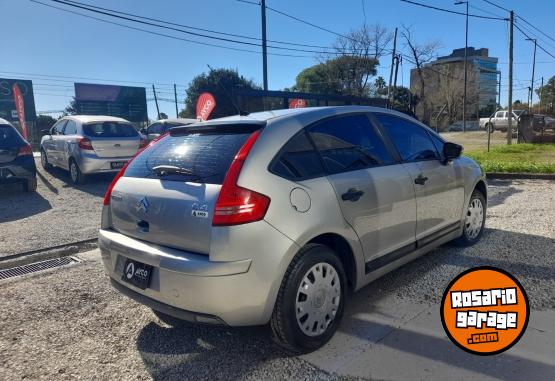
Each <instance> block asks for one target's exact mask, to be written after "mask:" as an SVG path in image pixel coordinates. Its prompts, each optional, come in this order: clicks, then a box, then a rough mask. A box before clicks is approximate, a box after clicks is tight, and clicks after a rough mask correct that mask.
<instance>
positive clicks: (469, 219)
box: [454, 190, 486, 246]
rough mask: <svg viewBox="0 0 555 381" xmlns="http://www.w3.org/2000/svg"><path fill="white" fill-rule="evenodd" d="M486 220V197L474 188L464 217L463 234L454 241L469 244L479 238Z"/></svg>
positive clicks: (459, 243) (458, 243)
mask: <svg viewBox="0 0 555 381" xmlns="http://www.w3.org/2000/svg"><path fill="white" fill-rule="evenodd" d="M485 222H486V199H485V197H484V195H483V194H482V193H481V192H480V191H478V190H474V192H473V193H472V196H470V201H469V202H468V207H467V209H466V216H465V219H464V228H463V234H462V235H461V236H460V237H459V238H457V239H456V240H455V241H454V242H455V243H456V244H457V245H459V246H471V245H474V244H475V243H476V242H478V241H479V240H480V237H481V236H482V233H483V232H484V225H485Z"/></svg>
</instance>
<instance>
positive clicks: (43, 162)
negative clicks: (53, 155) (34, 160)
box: [40, 149, 52, 170]
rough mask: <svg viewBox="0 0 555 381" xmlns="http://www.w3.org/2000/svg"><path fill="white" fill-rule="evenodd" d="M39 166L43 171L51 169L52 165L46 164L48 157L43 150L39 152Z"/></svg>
mask: <svg viewBox="0 0 555 381" xmlns="http://www.w3.org/2000/svg"><path fill="white" fill-rule="evenodd" d="M40 164H41V165H42V168H44V169H45V170H49V169H50V168H52V164H50V163H49V162H48V157H46V152H45V151H44V149H41V150H40Z"/></svg>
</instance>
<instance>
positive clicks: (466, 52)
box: [455, 1, 468, 132]
mask: <svg viewBox="0 0 555 381" xmlns="http://www.w3.org/2000/svg"><path fill="white" fill-rule="evenodd" d="M458 4H466V24H465V35H464V95H463V115H462V117H463V132H466V82H467V74H466V73H467V65H468V62H467V61H468V1H457V2H456V3H455V5H458Z"/></svg>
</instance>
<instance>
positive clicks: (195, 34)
mask: <svg viewBox="0 0 555 381" xmlns="http://www.w3.org/2000/svg"><path fill="white" fill-rule="evenodd" d="M31 1H34V0H31ZM50 1H52V2H55V3H58V4H64V5H67V6H69V7H75V8H78V9H83V10H86V11H89V12H93V13H98V14H101V15H105V16H109V17H113V18H117V19H121V20H126V21H130V22H134V23H138V24H141V25H149V26H153V27H157V28H163V29H168V30H172V31H176V32H180V33H185V34H188V35H192V36H196V37H202V38H208V39H212V40H217V41H222V42H229V43H235V44H240V45H247V46H256V47H261V46H262V44H260V43H256V42H247V41H240V40H235V39H231V38H226V37H216V36H210V35H207V34H203V33H197V32H191V31H188V30H185V29H180V28H175V27H172V26H168V25H160V24H156V23H153V22H149V21H142V20H137V19H135V18H132V17H128V16H122V15H117V14H115V13H113V12H114V11H113V10H109V12H107V11H103V10H100V9H94V8H90V7H87V6H84V5H80V4H81V3H77V2H75V1H74V2H71V3H70V2H67V1H65V0H50ZM103 9H107V8H103ZM134 17H137V16H134ZM154 20H156V22H157V23H164V24H167V22H166V21H163V20H159V19H154ZM268 48H272V49H278V50H286V51H293V52H303V53H319V54H322V53H323V54H340V53H338V52H330V51H321V50H320V51H317V50H308V49H300V48H288V47H284V46H275V45H268ZM325 49H328V48H325Z"/></svg>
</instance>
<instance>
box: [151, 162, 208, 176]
mask: <svg viewBox="0 0 555 381" xmlns="http://www.w3.org/2000/svg"><path fill="white" fill-rule="evenodd" d="M152 171H153V172H154V173H156V175H157V176H168V175H188V176H198V175H196V174H195V173H194V172H193V171H191V170H190V169H187V168H182V167H176V166H175V165H157V166H156V167H152Z"/></svg>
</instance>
